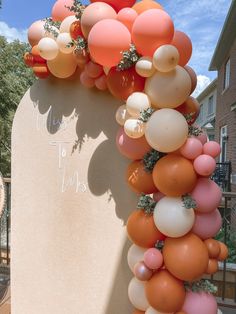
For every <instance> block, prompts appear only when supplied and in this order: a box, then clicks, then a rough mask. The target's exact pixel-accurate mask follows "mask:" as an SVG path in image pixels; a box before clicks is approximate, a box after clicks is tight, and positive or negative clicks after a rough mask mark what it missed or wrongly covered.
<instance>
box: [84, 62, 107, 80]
mask: <svg viewBox="0 0 236 314" xmlns="http://www.w3.org/2000/svg"><path fill="white" fill-rule="evenodd" d="M84 70H85V72H86V73H87V74H88V76H90V77H92V78H98V77H99V76H101V75H102V74H103V67H102V66H101V65H100V64H97V63H94V62H93V61H89V62H88V63H87V64H86V65H85V68H84Z"/></svg>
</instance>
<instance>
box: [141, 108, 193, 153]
mask: <svg viewBox="0 0 236 314" xmlns="http://www.w3.org/2000/svg"><path fill="white" fill-rule="evenodd" d="M145 136H146V140H147V142H148V143H149V145H150V146H151V147H152V148H154V149H156V150H158V151H160V152H163V153H170V152H173V151H175V150H177V149H178V148H180V147H181V146H182V145H183V144H184V143H185V141H186V140H187V137H188V123H187V121H186V119H185V118H184V116H183V115H182V114H181V113H179V112H178V111H176V110H173V109H160V110H157V111H155V112H154V113H153V114H152V116H151V118H150V119H149V120H148V122H147V123H146V128H145Z"/></svg>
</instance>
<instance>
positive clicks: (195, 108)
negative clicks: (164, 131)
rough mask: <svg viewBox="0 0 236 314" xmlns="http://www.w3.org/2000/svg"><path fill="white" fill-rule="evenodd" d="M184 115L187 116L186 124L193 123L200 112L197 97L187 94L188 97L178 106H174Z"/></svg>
mask: <svg viewBox="0 0 236 314" xmlns="http://www.w3.org/2000/svg"><path fill="white" fill-rule="evenodd" d="M175 110H177V111H179V112H180V113H182V114H183V115H185V116H186V117H189V119H188V124H190V125H191V124H193V123H194V122H195V121H196V119H197V117H198V115H199V112H200V104H199V102H198V101H197V99H195V98H193V97H192V96H189V97H188V99H187V100H186V101H185V102H184V103H183V104H182V105H181V106H179V107H177V108H175Z"/></svg>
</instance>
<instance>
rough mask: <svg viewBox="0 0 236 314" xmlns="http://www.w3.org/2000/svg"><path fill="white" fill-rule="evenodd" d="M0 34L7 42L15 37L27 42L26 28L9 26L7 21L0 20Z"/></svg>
mask: <svg viewBox="0 0 236 314" xmlns="http://www.w3.org/2000/svg"><path fill="white" fill-rule="evenodd" d="M0 35H2V36H5V37H6V39H7V41H8V42H12V41H13V40H15V39H19V40H20V41H24V42H27V30H26V29H23V30H20V29H17V28H15V27H10V26H8V25H7V23H5V22H2V21H0Z"/></svg>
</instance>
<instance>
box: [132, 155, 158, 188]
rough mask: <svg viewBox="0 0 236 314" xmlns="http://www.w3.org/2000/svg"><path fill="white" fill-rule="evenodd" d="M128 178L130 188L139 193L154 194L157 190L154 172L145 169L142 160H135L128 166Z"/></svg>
mask: <svg viewBox="0 0 236 314" xmlns="http://www.w3.org/2000/svg"><path fill="white" fill-rule="evenodd" d="M126 178H127V182H128V184H129V186H130V188H131V189H132V190H133V191H134V192H136V193H138V194H141V193H144V194H152V193H155V192H157V188H156V186H155V185H154V182H153V178H152V174H151V173H149V172H147V171H146V170H145V169H144V164H143V162H142V161H139V160H136V161H133V162H132V163H131V164H130V165H129V166H128V169H127V174H126Z"/></svg>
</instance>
